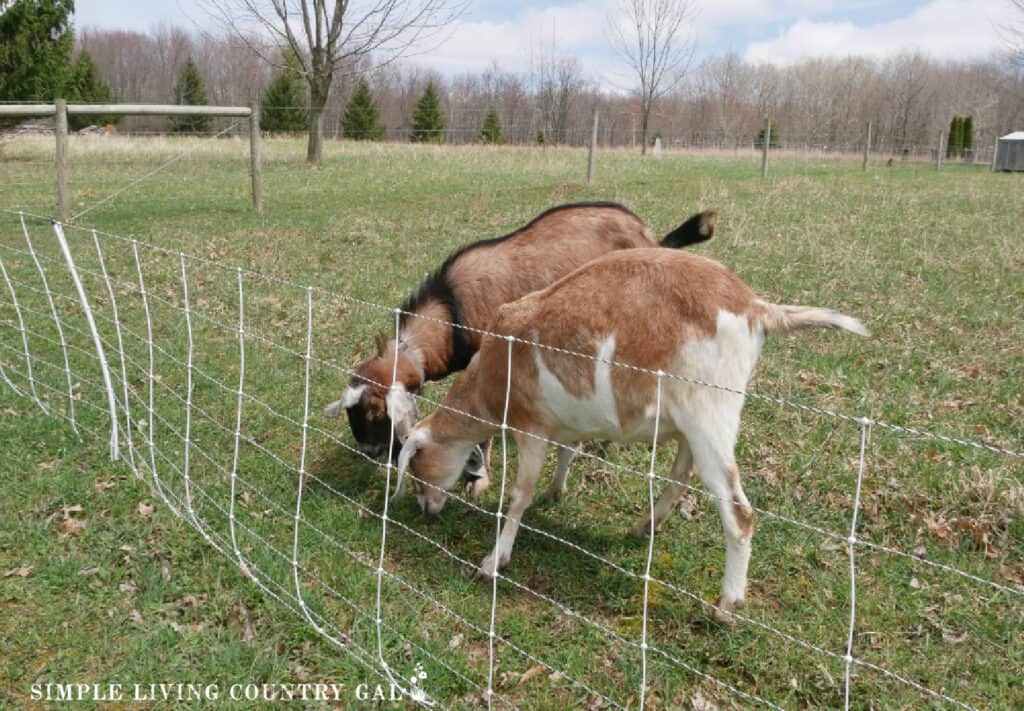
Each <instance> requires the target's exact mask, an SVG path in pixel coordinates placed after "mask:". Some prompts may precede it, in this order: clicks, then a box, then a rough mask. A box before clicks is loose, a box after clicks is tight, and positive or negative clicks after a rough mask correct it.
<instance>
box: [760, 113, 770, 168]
mask: <svg viewBox="0 0 1024 711" xmlns="http://www.w3.org/2000/svg"><path fill="white" fill-rule="evenodd" d="M771 142H772V120H771V119H766V120H765V123H764V141H762V144H761V177H762V178H764V177H767V176H768V144H770V143H771Z"/></svg>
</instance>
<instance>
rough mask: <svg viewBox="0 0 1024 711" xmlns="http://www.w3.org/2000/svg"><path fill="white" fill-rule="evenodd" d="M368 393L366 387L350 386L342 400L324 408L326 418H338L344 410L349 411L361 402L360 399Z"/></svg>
mask: <svg viewBox="0 0 1024 711" xmlns="http://www.w3.org/2000/svg"><path fill="white" fill-rule="evenodd" d="M364 392H366V386H365V385H349V386H348V387H347V388H345V392H343V393H342V394H341V399H340V400H335V401H334V402H332V403H331V404H330V405H328V406H327V407H325V408H324V417H337V416H338V415H340V414H341V411H342V410H347V409H349V408H350V407H353V406H354V405H356V404H357V403H358V402H359V399H360V398H361V397H362V396H363V393H364Z"/></svg>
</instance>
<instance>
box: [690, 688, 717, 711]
mask: <svg viewBox="0 0 1024 711" xmlns="http://www.w3.org/2000/svg"><path fill="white" fill-rule="evenodd" d="M690 706H692V707H693V711H718V706H717V705H716V704H715V703H714V702H713V701H711V700H709V699H708V698H707V697H706V696H704V694H702V693H700V692H699V691H698V692H697V693H695V694H694V695H693V696H691V697H690Z"/></svg>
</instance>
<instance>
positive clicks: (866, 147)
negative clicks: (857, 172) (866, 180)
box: [861, 121, 871, 172]
mask: <svg viewBox="0 0 1024 711" xmlns="http://www.w3.org/2000/svg"><path fill="white" fill-rule="evenodd" d="M870 150H871V122H870V121H868V128H867V133H866V135H865V137H864V164H863V165H862V166H861V168H862V169H863V170H864V171H865V172H867V169H868V152H869V151H870Z"/></svg>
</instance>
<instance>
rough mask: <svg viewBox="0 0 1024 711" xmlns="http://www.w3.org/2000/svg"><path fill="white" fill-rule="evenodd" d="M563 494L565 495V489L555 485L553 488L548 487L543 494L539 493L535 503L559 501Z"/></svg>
mask: <svg viewBox="0 0 1024 711" xmlns="http://www.w3.org/2000/svg"><path fill="white" fill-rule="evenodd" d="M563 496H565V489H559V488H557V487H556V488H553V489H548V490H547V491H545V492H544V493H543V494H541V496H540V498H539V499H537V503H539V504H553V503H555V502H558V501H561V500H562V497H563Z"/></svg>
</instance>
